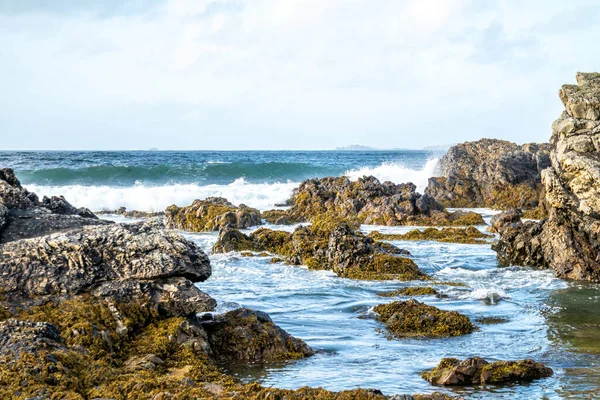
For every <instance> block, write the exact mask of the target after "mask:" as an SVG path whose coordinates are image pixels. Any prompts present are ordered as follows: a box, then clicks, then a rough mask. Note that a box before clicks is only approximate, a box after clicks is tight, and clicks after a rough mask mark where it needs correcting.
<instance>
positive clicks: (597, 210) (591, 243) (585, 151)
mask: <svg viewBox="0 0 600 400" xmlns="http://www.w3.org/2000/svg"><path fill="white" fill-rule="evenodd" d="M596 76H597V74H582V73H579V74H578V75H577V81H578V83H579V85H578V86H574V85H565V86H563V88H562V89H561V91H560V94H559V96H560V98H561V100H562V101H563V104H565V108H566V110H567V111H565V112H563V114H562V115H561V116H560V117H559V119H558V120H556V121H555V122H554V124H553V125H552V130H553V133H552V138H551V142H552V144H553V145H554V150H553V151H552V153H551V161H552V165H551V167H550V168H548V169H546V170H544V171H543V173H542V178H543V183H544V185H545V192H546V194H545V202H546V203H547V207H548V212H549V215H548V218H547V219H545V220H543V221H539V222H535V223H525V224H523V226H522V227H514V228H509V229H503V230H502V232H501V238H500V240H499V242H498V244H497V245H496V246H495V247H494V249H495V250H496V251H497V252H498V259H499V260H500V262H501V263H503V264H507V265H528V266H537V267H550V268H552V269H553V270H554V271H555V272H556V275H557V276H558V277H561V278H567V279H576V280H590V281H594V282H600V259H599V256H598V254H600V185H599V184H598V182H600V158H599V155H600V144H599V143H600V142H599V140H600V139H599V138H600V116H598V115H597V113H596V111H595V110H596V105H595V104H596V103H594V101H595V100H594V99H596V98H597V97H600V86H599V85H598V84H597V79H596V78H595V77H596Z"/></svg>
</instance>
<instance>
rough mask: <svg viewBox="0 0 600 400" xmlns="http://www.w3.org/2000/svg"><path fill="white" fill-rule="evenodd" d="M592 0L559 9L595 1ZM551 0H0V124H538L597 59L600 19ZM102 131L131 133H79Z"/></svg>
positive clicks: (471, 133) (378, 141) (336, 129)
mask: <svg viewBox="0 0 600 400" xmlns="http://www.w3.org/2000/svg"><path fill="white" fill-rule="evenodd" d="M484 3H485V5H486V6H485V7H484V6H483V5H484ZM15 4H19V5H18V6H17V5H15ZM48 4H51V6H48ZM82 4H84V5H82ZM582 7H587V8H582ZM589 7H591V6H590V2H589V1H588V2H586V1H571V2H569V7H568V9H569V10H572V11H573V13H577V10H578V9H579V10H587V11H586V12H587V13H588V14H589V13H591V12H593V11H597V10H598V9H600V6H597V7H596V8H593V7H592V8H591V9H590V8H589ZM564 10H565V5H564V2H562V1H541V0H532V1H530V2H527V3H526V4H525V5H518V4H517V3H512V2H498V3H496V2H493V3H492V2H480V1H475V0H423V1H419V2H414V1H407V0H406V1H397V0H394V1H392V0H382V1H379V2H377V3H373V2H369V1H367V0H338V1H329V2H323V1H317V0H303V1H300V0H213V1H209V0H194V1H192V0H168V1H150V2H148V1H134V0H130V1H127V2H116V1H114V2H113V1H112V0H111V1H102V2H100V1H97V2H75V1H72V2H69V1H65V0H62V1H57V2H46V1H44V2H42V1H26V0H24V1H22V2H8V1H0V49H1V50H0V85H1V86H2V87H3V88H4V89H3V91H4V93H7V94H8V95H7V96H2V97H1V98H0V107H2V109H3V110H5V111H6V112H5V113H3V115H2V114H0V129H2V131H8V130H9V131H10V132H11V135H9V136H10V137H11V138H10V140H8V141H6V142H5V144H4V145H5V146H6V147H7V148H24V147H35V146H34V145H31V144H30V143H36V141H37V142H38V143H41V139H42V138H45V137H48V136H52V137H53V141H51V142H50V144H47V145H48V146H50V145H51V146H54V147H56V148H65V147H67V146H72V147H75V148H90V147H94V148H95V147H103V148H123V147H122V146H126V147H128V148H131V147H135V146H136V145H135V143H140V142H142V141H144V140H148V141H150V140H151V141H152V142H153V143H152V145H151V146H150V145H145V144H140V145H139V147H140V148H146V147H149V146H150V147H152V146H156V147H160V148H199V147H202V148H241V147H251V148H327V147H334V146H337V145H344V144H347V143H356V142H358V143H364V144H370V145H374V146H381V147H420V146H424V145H429V144H435V143H451V142H459V141H463V140H469V139H477V138H479V137H482V136H488V137H490V136H491V137H502V138H506V139H510V140H516V141H533V140H546V139H547V138H548V132H549V126H550V123H551V121H552V119H553V118H554V117H556V116H557V115H558V112H559V110H560V103H559V101H558V100H557V97H556V90H557V88H558V87H559V85H560V84H562V83H564V82H568V81H572V80H573V77H574V74H575V72H576V71H577V70H584V69H590V68H594V67H596V68H597V65H600V63H599V61H600V55H599V54H598V53H597V52H592V51H589V49H590V48H594V46H595V45H596V39H597V37H600V27H599V26H596V25H594V24H587V25H586V26H584V27H581V29H579V30H578V31H576V32H571V30H568V29H566V30H565V29H555V30H549V29H548V27H549V26H550V25H552V24H555V23H556V22H553V21H556V18H557V15H561V13H563V12H564ZM573 13H571V14H569V15H572V14H573ZM569 18H572V17H569ZM549 24H550V25H549ZM541 27H545V28H544V29H542V28H541ZM128 116H130V117H128ZM174 130H176V131H177V133H176V134H174V133H173V131H174ZM108 131H111V132H110V133H109V132H108ZM66 132H69V134H68V135H67V133H66ZM102 132H104V133H105V135H107V136H105V137H107V138H111V139H112V138H113V137H114V138H115V139H116V138H119V137H120V138H124V137H126V138H127V139H126V140H121V141H120V142H119V143H115V142H114V141H113V142H111V141H108V140H105V141H102V140H99V139H96V138H94V139H93V140H92V139H90V138H89V136H92V135H98V134H102ZM77 133H79V136H77ZM200 133H201V134H200ZM194 135H200V137H198V136H194ZM63 137H64V138H65V139H63ZM173 137H176V138H177V141H176V142H171V141H170V139H171V138H173ZM186 138H188V140H187V141H186ZM307 138H311V139H312V140H310V141H307V140H306V139H307ZM198 139H200V140H201V141H202V146H199V143H198ZM44 143H46V142H44Z"/></svg>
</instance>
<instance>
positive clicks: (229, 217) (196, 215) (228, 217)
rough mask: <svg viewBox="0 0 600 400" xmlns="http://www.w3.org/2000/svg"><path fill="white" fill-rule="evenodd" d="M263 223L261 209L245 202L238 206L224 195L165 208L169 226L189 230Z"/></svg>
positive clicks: (206, 229) (241, 227)
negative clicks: (182, 205)
mask: <svg viewBox="0 0 600 400" xmlns="http://www.w3.org/2000/svg"><path fill="white" fill-rule="evenodd" d="M261 223H262V221H261V217H260V211H258V210H257V209H255V208H250V207H248V206H245V205H244V204H240V206H239V207H236V206H234V205H233V204H231V203H230V202H229V201H227V199H224V198H222V197H209V198H207V199H206V200H195V201H194V202H193V203H192V204H191V205H189V206H187V207H177V206H175V205H172V206H170V207H168V208H167V209H166V210H165V224H166V225H167V227H168V228H170V229H181V230H184V231H189V232H203V231H218V230H219V229H221V228H223V227H225V226H228V225H231V226H233V227H236V228H238V229H245V228H249V227H251V226H256V225H260V224H261Z"/></svg>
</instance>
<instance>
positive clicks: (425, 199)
mask: <svg viewBox="0 0 600 400" xmlns="http://www.w3.org/2000/svg"><path fill="white" fill-rule="evenodd" d="M288 204H289V205H291V206H292V207H291V209H290V210H289V212H288V215H289V218H288V219H289V220H291V221H311V220H312V219H313V218H314V217H315V216H318V215H320V214H327V215H329V216H337V217H339V218H351V219H356V220H357V221H359V222H360V223H363V224H373V225H389V226H392V225H478V224H483V223H484V222H483V219H482V218H481V215H479V214H476V213H463V212H458V213H449V212H446V211H445V210H444V207H442V206H441V205H440V204H439V203H438V202H437V201H435V200H434V199H433V198H432V197H431V196H429V195H427V194H425V195H420V194H419V193H417V192H416V186H415V185H413V184H412V183H403V184H398V185H397V184H394V183H391V182H384V183H381V182H379V180H377V178H375V177H373V176H369V177H363V178H360V179H358V180H357V181H355V182H352V181H350V179H348V178H347V177H339V178H333V177H328V178H322V179H317V178H315V179H309V180H307V181H304V182H302V183H301V184H300V187H298V188H297V189H295V190H294V192H293V193H292V197H291V199H290V200H289V201H288Z"/></svg>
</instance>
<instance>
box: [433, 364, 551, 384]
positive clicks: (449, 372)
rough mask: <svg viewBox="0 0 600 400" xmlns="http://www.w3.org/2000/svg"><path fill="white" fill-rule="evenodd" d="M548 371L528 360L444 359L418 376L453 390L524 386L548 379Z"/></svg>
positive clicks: (549, 370) (549, 373)
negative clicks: (510, 384) (489, 385)
mask: <svg viewBox="0 0 600 400" xmlns="http://www.w3.org/2000/svg"><path fill="white" fill-rule="evenodd" d="M552 374H553V371H552V369H550V368H548V367H546V366H545V365H544V364H542V363H538V362H535V361H533V360H531V359H526V360H519V361H496V362H493V363H489V362H487V361H485V360H484V359H482V358H480V357H473V358H467V359H465V360H463V361H460V360H457V359H456V358H444V359H443V360H442V361H441V362H440V364H439V365H438V366H437V367H436V368H435V369H434V370H433V371H426V372H423V374H421V376H422V377H423V378H424V379H426V380H427V381H429V383H431V384H432V385H440V386H456V385H474V384H475V385H477V384H486V383H504V382H525V381H532V380H534V379H541V378H547V377H549V376H552Z"/></svg>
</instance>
